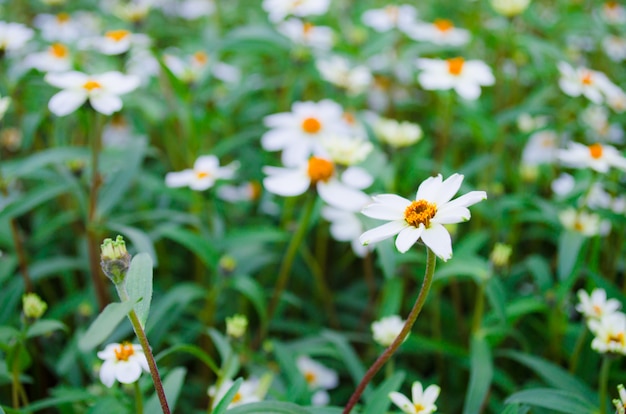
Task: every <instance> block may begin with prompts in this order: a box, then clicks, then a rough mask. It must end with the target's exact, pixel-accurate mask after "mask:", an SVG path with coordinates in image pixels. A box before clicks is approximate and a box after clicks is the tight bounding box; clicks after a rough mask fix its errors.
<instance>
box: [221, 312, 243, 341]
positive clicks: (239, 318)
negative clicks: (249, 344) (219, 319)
mask: <svg viewBox="0 0 626 414" xmlns="http://www.w3.org/2000/svg"><path fill="white" fill-rule="evenodd" d="M247 328H248V318H247V317H246V316H245V315H240V314H237V315H233V316H231V317H227V318H226V334H227V335H228V336H230V337H232V338H241V337H242V336H243V335H244V334H245V333H246V329H247Z"/></svg>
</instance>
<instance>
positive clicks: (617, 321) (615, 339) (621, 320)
mask: <svg viewBox="0 0 626 414" xmlns="http://www.w3.org/2000/svg"><path fill="white" fill-rule="evenodd" d="M588 326H589V330H590V331H591V332H593V334H594V335H595V338H593V340H592V341H591V349H593V350H594V351H597V352H599V353H601V354H606V353H611V354H621V355H626V315H624V314H623V313H621V312H614V313H611V314H608V315H605V316H604V317H602V318H600V319H591V320H590V321H589V323H588Z"/></svg>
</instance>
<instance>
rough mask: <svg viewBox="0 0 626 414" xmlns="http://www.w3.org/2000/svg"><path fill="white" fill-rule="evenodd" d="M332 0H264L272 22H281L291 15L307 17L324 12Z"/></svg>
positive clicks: (263, 5) (264, 8)
mask: <svg viewBox="0 0 626 414" xmlns="http://www.w3.org/2000/svg"><path fill="white" fill-rule="evenodd" d="M329 6H330V0H263V4H262V7H263V10H265V11H266V12H267V13H268V14H269V19H270V21H272V22H279V21H281V20H283V19H284V18H285V17H287V16H289V15H293V16H298V17H305V16H312V15H320V14H324V13H326V12H327V11H328V7H329Z"/></svg>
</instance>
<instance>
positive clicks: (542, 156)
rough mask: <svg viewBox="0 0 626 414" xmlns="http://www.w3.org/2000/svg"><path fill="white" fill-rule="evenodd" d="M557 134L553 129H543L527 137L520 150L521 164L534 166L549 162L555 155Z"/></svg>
mask: <svg viewBox="0 0 626 414" xmlns="http://www.w3.org/2000/svg"><path fill="white" fill-rule="evenodd" d="M558 143H559V136H558V135H557V133H556V132H555V131H552V130H549V129H544V130H541V131H537V132H535V133H533V134H532V135H531V136H530V137H528V142H526V145H525V146H524V150H523V151H522V164H523V165H525V166H534V165H539V164H550V163H552V162H553V161H554V160H555V159H556V156H557V150H558V148H557V147H558Z"/></svg>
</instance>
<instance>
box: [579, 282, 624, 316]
mask: <svg viewBox="0 0 626 414" xmlns="http://www.w3.org/2000/svg"><path fill="white" fill-rule="evenodd" d="M577 294H578V300H579V303H578V304H577V305H576V310H577V311H578V312H580V313H582V314H583V316H584V317H585V318H586V319H602V318H604V317H605V316H607V315H610V314H612V313H615V312H617V311H618V310H619V309H620V308H621V307H622V304H621V303H620V302H619V301H618V300H617V299H608V300H607V298H606V291H605V290H604V289H599V288H598V289H594V290H593V291H592V292H591V295H589V294H588V293H587V291H585V290H583V289H580V290H579V291H578V293H577Z"/></svg>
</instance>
